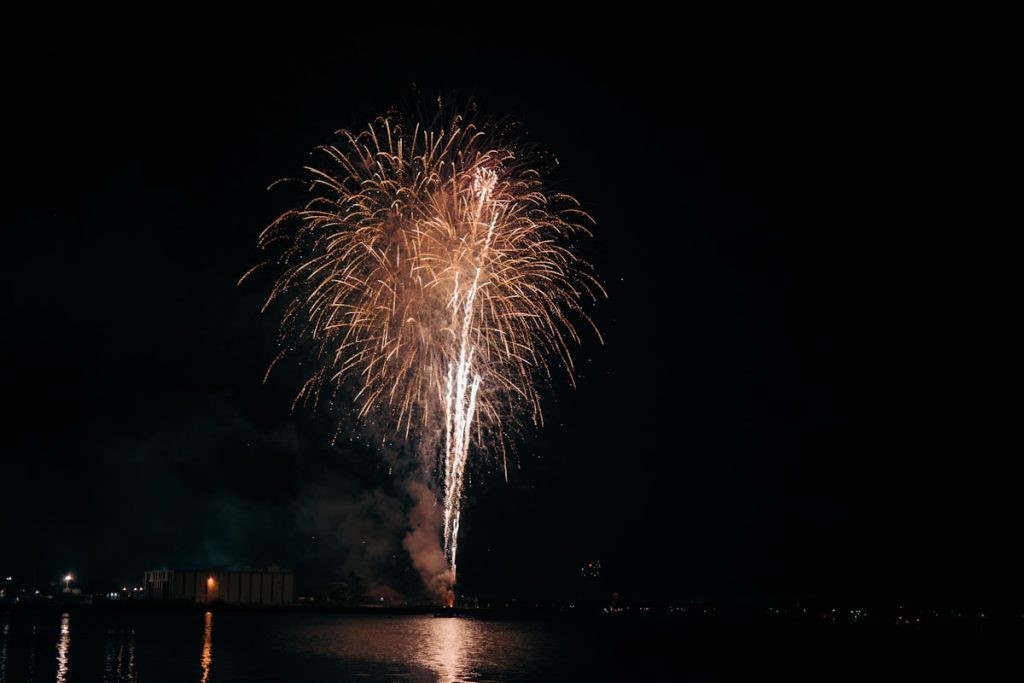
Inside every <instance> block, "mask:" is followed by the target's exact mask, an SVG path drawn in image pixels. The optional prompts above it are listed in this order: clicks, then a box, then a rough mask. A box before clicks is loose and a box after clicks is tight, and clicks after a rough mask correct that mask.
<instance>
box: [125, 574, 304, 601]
mask: <svg viewBox="0 0 1024 683" xmlns="http://www.w3.org/2000/svg"><path fill="white" fill-rule="evenodd" d="M145 585H146V587H145V596H146V598H147V599H150V600H178V601H187V602H198V603H204V604H205V603H210V602H215V601H218V600H219V601H221V602H225V603H227V604H229V605H290V604H292V601H293V598H294V595H295V575H294V574H293V573H292V572H290V571H285V570H281V569H243V570H226V571H225V570H210V571H196V570H191V569H162V570H157V571H150V572H146V584H145Z"/></svg>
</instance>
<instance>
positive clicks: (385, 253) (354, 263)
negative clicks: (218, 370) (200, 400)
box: [243, 113, 604, 581]
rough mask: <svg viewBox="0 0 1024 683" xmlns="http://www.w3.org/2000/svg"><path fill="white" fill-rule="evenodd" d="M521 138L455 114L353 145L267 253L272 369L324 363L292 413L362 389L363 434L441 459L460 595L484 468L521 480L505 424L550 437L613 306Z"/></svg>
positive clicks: (378, 125) (280, 227)
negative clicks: (370, 428) (462, 542)
mask: <svg viewBox="0 0 1024 683" xmlns="http://www.w3.org/2000/svg"><path fill="white" fill-rule="evenodd" d="M513 128H514V126H513V125H509V124H502V123H499V122H493V121H489V120H485V121H474V120H471V119H469V118H467V117H465V116H462V115H459V114H444V113H442V114H438V115H437V116H436V117H435V118H433V119H432V120H429V121H419V122H413V123H411V124H410V123H409V122H407V121H405V120H403V118H402V117H401V116H399V115H395V114H392V115H389V116H387V117H382V118H378V119H377V120H376V121H374V122H373V123H371V124H369V125H368V126H367V127H366V129H364V130H362V131H361V132H358V133H353V132H350V131H347V130H342V131H339V133H338V135H339V142H338V143H336V144H331V145H325V146H322V147H320V148H318V151H319V152H320V153H321V154H322V156H323V159H324V163H323V164H322V165H319V166H315V167H314V166H309V167H307V168H306V171H307V172H308V178H307V180H306V181H304V182H305V184H306V186H307V188H308V190H309V193H310V199H309V200H308V201H307V202H306V203H305V205H304V206H302V207H301V208H298V209H293V210H290V211H286V212H285V213H284V214H282V215H281V216H280V217H279V218H278V219H277V220H276V221H274V222H273V223H272V224H271V225H270V226H269V227H268V228H267V229H266V230H264V232H263V234H262V235H261V237H260V247H261V248H263V249H266V248H269V247H271V246H272V245H274V244H276V243H278V242H279V241H280V242H282V243H283V244H284V245H285V248H284V250H283V253H282V254H281V256H280V259H279V262H280V263H283V264H284V265H285V266H286V270H285V272H284V274H283V275H281V277H280V278H279V279H278V281H277V282H276V284H275V285H274V288H273V291H272V293H271V295H270V298H269V300H268V302H267V305H269V304H270V303H271V302H272V301H274V300H276V299H284V300H286V301H287V302H288V306H287V309H286V311H285V315H284V320H283V322H282V326H281V339H280V341H281V343H282V346H283V347H284V350H283V351H282V352H281V354H280V355H279V356H278V358H276V359H275V361H274V362H275V363H276V362H277V361H278V360H280V358H281V357H282V356H283V355H284V354H285V353H286V352H287V351H288V350H289V348H290V347H291V345H292V344H295V343H297V342H302V341H303V340H305V341H311V342H312V344H313V346H314V348H315V353H316V358H317V360H318V362H317V363H316V364H314V366H313V371H312V374H311V375H310V376H309V377H308V378H307V380H306V382H305V383H304V384H303V386H302V388H301V389H300V390H299V393H298V396H297V397H296V404H298V403H299V402H303V403H312V404H313V405H314V406H315V405H316V404H317V402H318V401H319V400H320V399H321V398H322V396H323V393H324V392H323V390H324V389H329V390H330V391H331V392H337V391H338V390H339V389H341V388H342V387H348V388H349V389H350V390H351V393H352V395H353V396H354V397H355V406H356V411H357V415H358V418H359V419H360V420H367V419H369V418H371V417H373V418H374V419H375V421H376V418H380V419H381V420H382V421H383V422H384V423H385V425H389V428H390V430H391V431H394V432H396V433H399V434H402V435H403V436H404V437H406V438H407V439H414V440H417V441H419V442H420V443H421V445H426V446H427V448H428V449H430V450H431V453H432V454H433V455H432V456H431V457H435V456H436V458H437V463H436V469H437V473H438V479H439V482H438V483H439V487H440V493H439V494H438V495H439V499H440V502H441V503H442V504H443V506H444V507H443V522H444V532H443V541H444V550H445V554H446V556H447V558H448V562H449V565H450V568H451V574H452V577H451V579H452V581H454V580H455V573H456V557H457V554H458V539H459V521H460V515H461V502H462V489H463V485H464V483H465V472H466V464H467V462H468V459H469V453H470V450H471V449H472V450H474V451H478V452H480V453H492V454H495V455H496V454H499V453H500V459H501V463H502V467H503V468H504V469H505V472H506V476H507V462H506V443H507V441H506V438H507V436H508V434H507V432H508V429H509V428H510V426H509V425H510V424H511V423H510V422H509V420H510V419H511V418H513V417H515V416H517V415H519V414H521V413H525V414H527V415H529V416H530V418H531V419H532V421H533V422H534V423H535V424H540V423H541V421H542V418H541V412H540V400H539V394H538V387H539V386H540V385H542V384H545V383H547V382H549V381H550V380H551V378H552V374H553V372H552V370H553V366H554V365H556V364H557V365H561V366H562V367H563V368H564V370H565V371H566V372H567V373H568V377H569V380H570V382H572V381H573V379H574V368H573V361H572V357H571V354H570V346H571V345H574V344H578V343H579V341H580V340H579V336H578V333H577V331H576V329H575V327H574V321H581V322H584V323H586V324H587V325H589V326H591V327H593V323H592V321H591V320H590V318H589V316H588V315H587V314H586V312H585V311H584V309H583V304H584V303H585V302H586V301H588V300H592V299H593V298H594V297H595V296H596V295H597V294H601V295H603V294H604V292H603V290H602V288H601V286H600V284H599V283H598V281H597V280H596V279H595V278H594V277H593V275H592V274H591V268H590V266H589V265H588V264H587V263H586V262H584V261H582V260H581V259H580V258H579V257H578V256H577V255H576V253H575V252H574V251H573V248H572V239H573V238H574V237H575V236H578V235H589V232H588V230H587V228H586V224H588V223H589V222H590V218H589V216H587V214H585V213H584V212H583V211H582V210H581V209H580V208H579V204H578V202H577V201H576V200H575V199H574V198H573V197H571V196H569V195H566V194H560V193H556V192H553V191H551V190H550V189H549V188H548V187H546V186H545V184H544V182H543V177H542V174H541V172H540V170H539V169H538V168H537V167H536V166H537V164H536V163H535V162H536V161H537V160H538V159H539V156H538V155H537V154H536V153H535V152H534V151H533V149H532V148H531V147H529V146H526V145H523V144H522V143H521V142H519V141H518V140H517V139H516V138H515V136H514V135H512V134H511V131H512V129H513ZM258 267H259V266H257V268H258ZM253 270H256V268H254V269H253ZM251 272H253V271H250V273H251ZM247 275H248V274H247ZM244 279H245V278H244V277H243V280H244ZM265 308H266V307H265ZM594 329H595V332H596V328H594ZM271 367H273V364H272V365H271ZM435 427H439V428H440V433H441V435H442V436H441V438H442V439H443V441H442V443H441V444H440V445H436V444H435V443H434V442H431V441H430V435H431V434H433V433H434V428H435Z"/></svg>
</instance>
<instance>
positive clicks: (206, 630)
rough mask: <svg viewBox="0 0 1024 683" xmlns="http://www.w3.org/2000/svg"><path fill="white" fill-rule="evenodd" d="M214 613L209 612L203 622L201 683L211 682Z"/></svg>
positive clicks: (200, 662) (200, 660)
mask: <svg viewBox="0 0 1024 683" xmlns="http://www.w3.org/2000/svg"><path fill="white" fill-rule="evenodd" d="M212 636H213V612H207V613H206V617H205V619H204V621H203V654H202V655H200V657H199V665H200V666H201V667H202V669H203V676H202V678H200V679H199V683H207V681H208V680H210V664H212V663H213V642H212Z"/></svg>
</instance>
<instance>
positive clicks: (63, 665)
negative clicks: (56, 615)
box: [57, 612, 71, 683]
mask: <svg viewBox="0 0 1024 683" xmlns="http://www.w3.org/2000/svg"><path fill="white" fill-rule="evenodd" d="M70 647H71V615H70V614H68V613H67V612H65V613H64V614H62V615H61V616H60V639H59V640H58V641H57V683H67V680H68V650H69V649H70Z"/></svg>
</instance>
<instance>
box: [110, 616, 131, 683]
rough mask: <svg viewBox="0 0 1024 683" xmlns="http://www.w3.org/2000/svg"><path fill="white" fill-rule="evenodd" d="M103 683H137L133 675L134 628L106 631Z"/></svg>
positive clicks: (121, 627)
mask: <svg viewBox="0 0 1024 683" xmlns="http://www.w3.org/2000/svg"><path fill="white" fill-rule="evenodd" d="M103 681H104V683H137V681H138V678H137V676H136V674H135V627H134V626H127V627H123V626H118V627H114V628H110V629H108V630H107V647H106V658H105V666H104V669H103Z"/></svg>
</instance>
